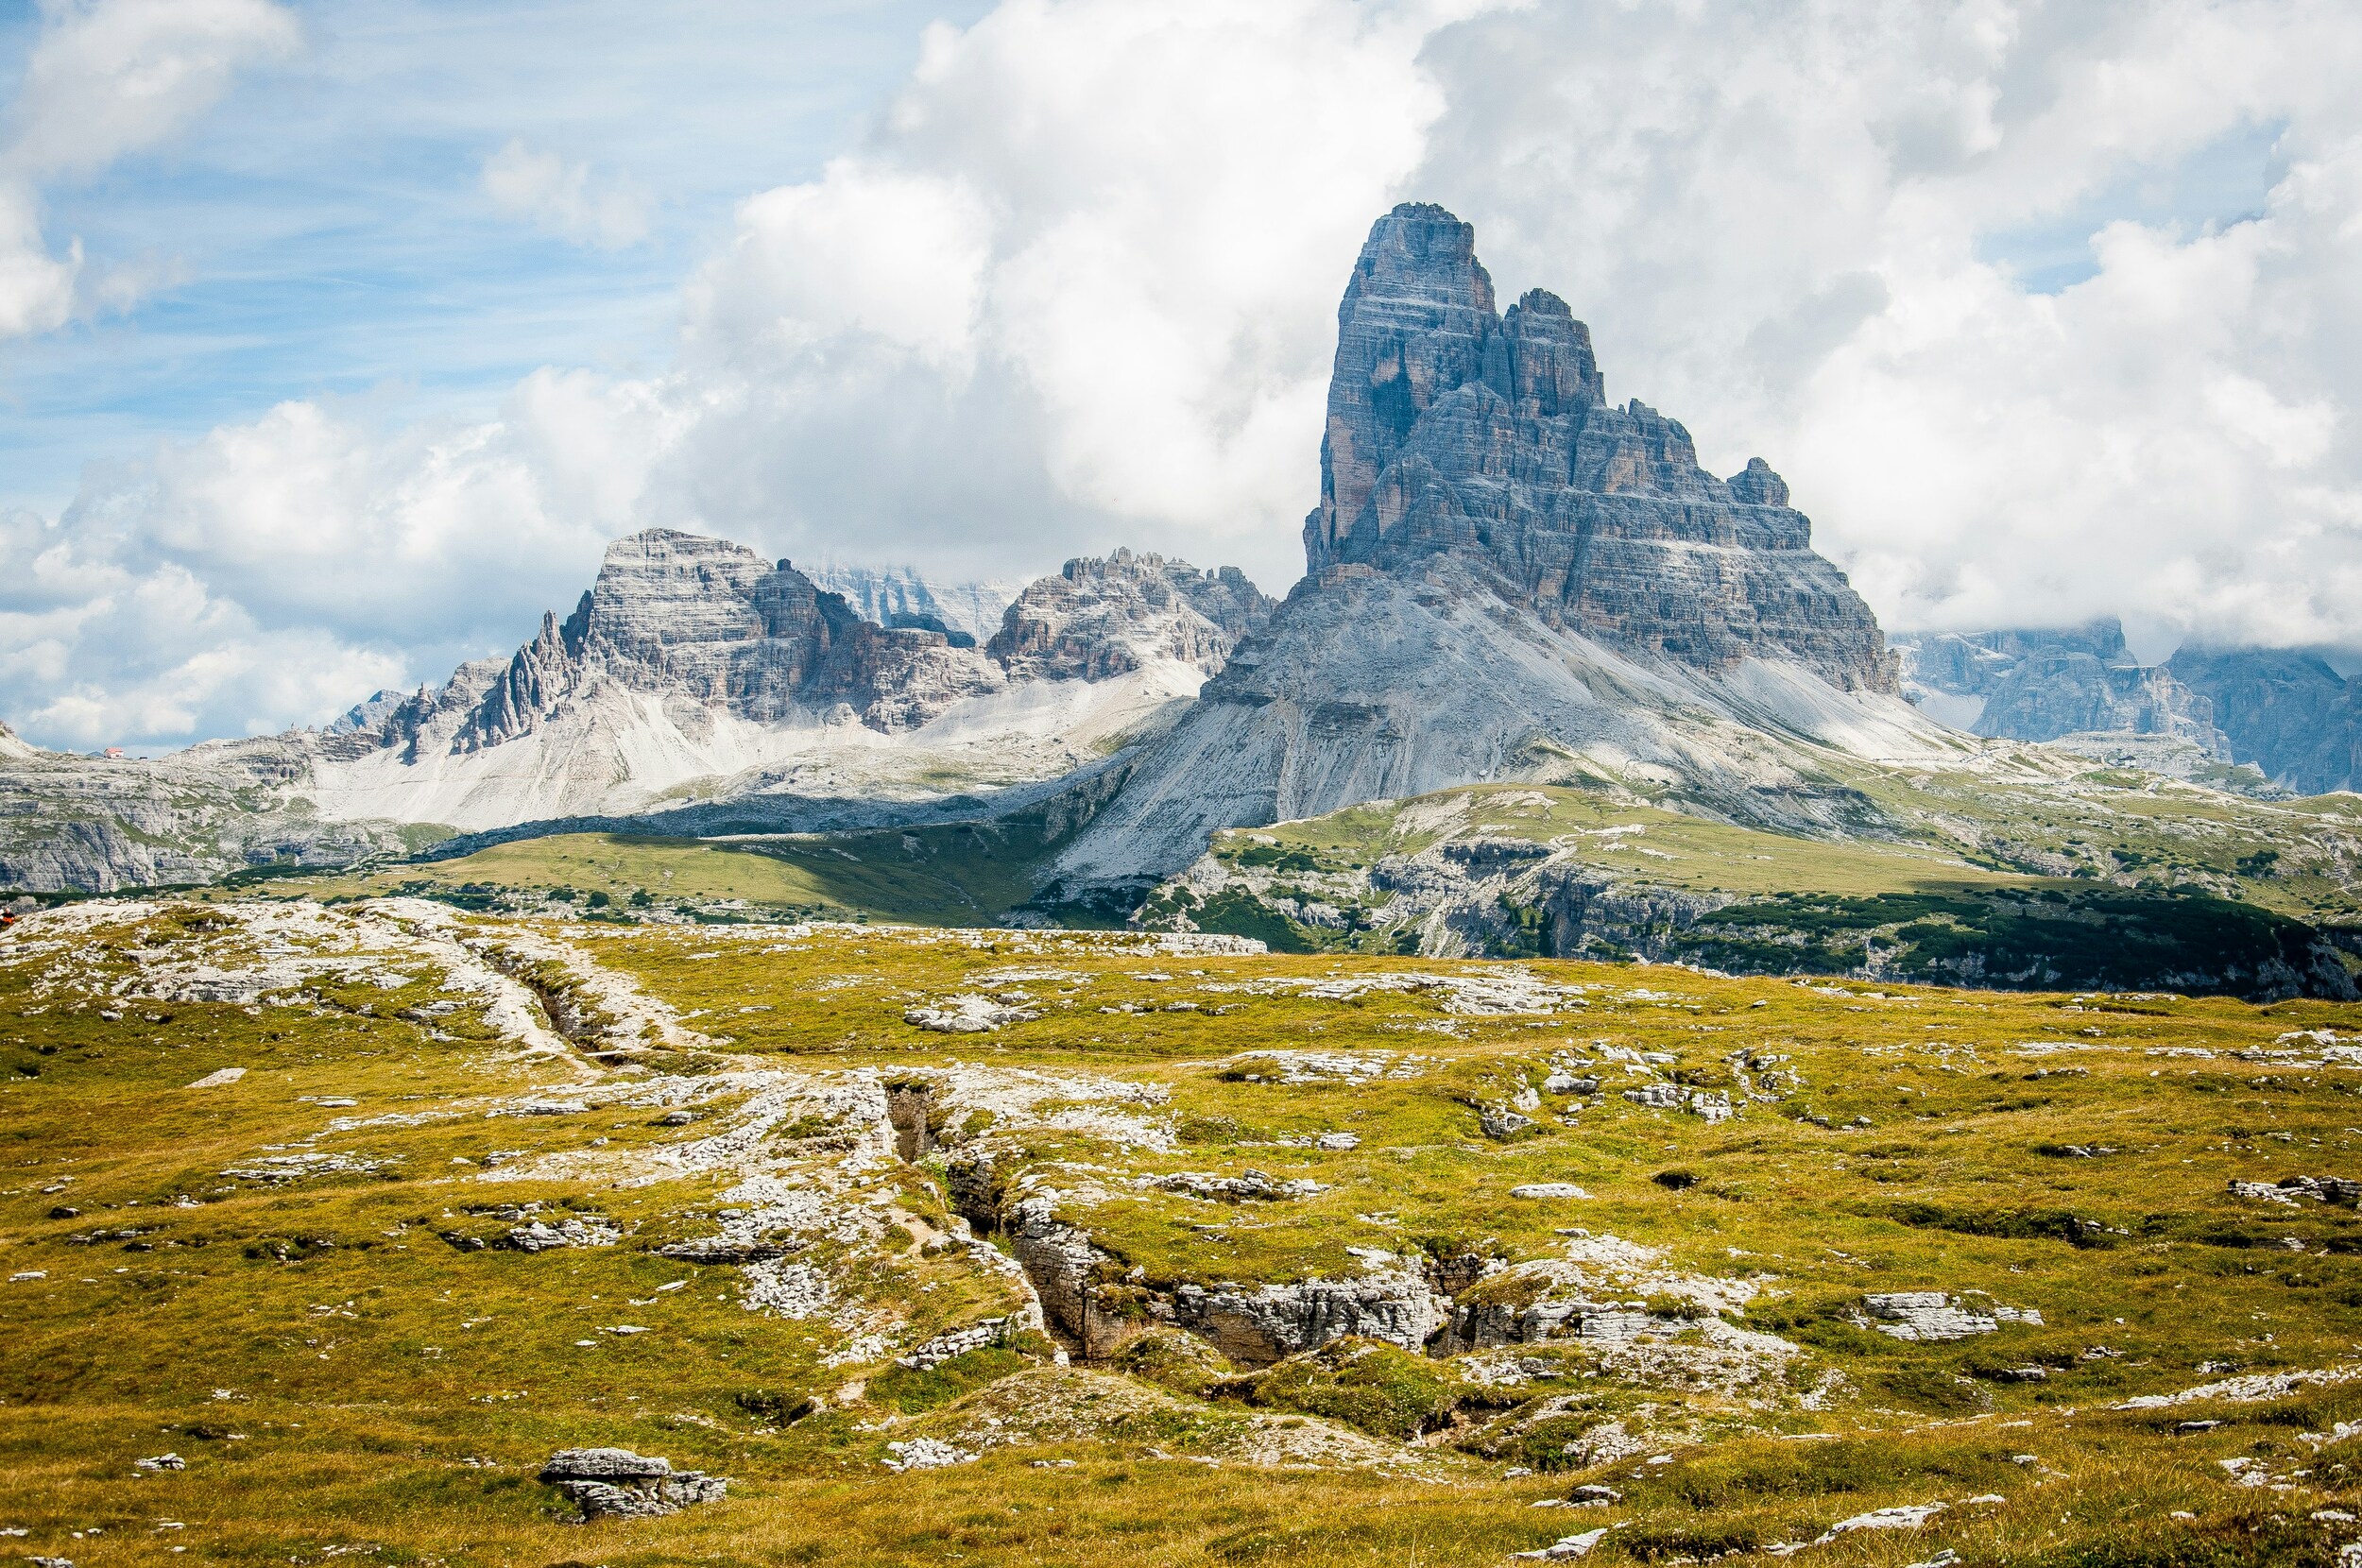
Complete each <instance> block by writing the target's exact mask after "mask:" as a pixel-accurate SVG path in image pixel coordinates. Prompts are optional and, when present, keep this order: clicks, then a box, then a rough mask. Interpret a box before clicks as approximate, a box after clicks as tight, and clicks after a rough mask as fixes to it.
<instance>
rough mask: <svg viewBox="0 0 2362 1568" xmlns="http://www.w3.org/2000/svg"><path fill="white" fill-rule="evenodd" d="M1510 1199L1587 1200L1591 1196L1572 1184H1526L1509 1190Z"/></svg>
mask: <svg viewBox="0 0 2362 1568" xmlns="http://www.w3.org/2000/svg"><path fill="white" fill-rule="evenodd" d="M1509 1196H1511V1197H1512V1198H1588V1197H1590V1196H1591V1195H1590V1194H1589V1193H1587V1192H1585V1191H1583V1188H1581V1187H1579V1186H1577V1185H1575V1184H1574V1183H1572V1182H1528V1183H1527V1184H1526V1185H1523V1186H1515V1187H1511V1188H1510V1189H1509Z"/></svg>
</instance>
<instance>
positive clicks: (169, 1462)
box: [131, 1454, 189, 1475]
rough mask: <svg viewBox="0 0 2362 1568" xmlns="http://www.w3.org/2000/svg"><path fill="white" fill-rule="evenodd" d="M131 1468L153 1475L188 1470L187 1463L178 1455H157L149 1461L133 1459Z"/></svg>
mask: <svg viewBox="0 0 2362 1568" xmlns="http://www.w3.org/2000/svg"><path fill="white" fill-rule="evenodd" d="M131 1468H132V1469H133V1470H144V1471H145V1472H146V1473H147V1474H150V1475H153V1474H156V1472H158V1471H160V1470H186V1469H188V1468H189V1461H188V1460H186V1459H184V1458H182V1457H180V1455H178V1454H159V1455H157V1456H156V1457H153V1458H149V1459H133V1460H132V1461H131Z"/></svg>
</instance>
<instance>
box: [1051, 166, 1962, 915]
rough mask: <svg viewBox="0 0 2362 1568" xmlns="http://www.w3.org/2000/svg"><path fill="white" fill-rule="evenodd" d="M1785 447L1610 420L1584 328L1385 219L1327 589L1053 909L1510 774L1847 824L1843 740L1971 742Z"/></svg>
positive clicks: (1334, 426) (1229, 676) (1084, 860)
mask: <svg viewBox="0 0 2362 1568" xmlns="http://www.w3.org/2000/svg"><path fill="white" fill-rule="evenodd" d="M1788 502H1789V495H1788V487H1787V486H1786V485H1785V484H1784V483H1782V482H1781V480H1780V478H1779V476H1778V475H1777V474H1775V473H1773V472H1772V469H1770V468H1769V467H1768V466H1767V465H1765V464H1763V463H1762V462H1761V461H1760V460H1758V461H1755V462H1752V463H1750V464H1749V465H1748V466H1747V467H1746V468H1745V469H1742V470H1741V471H1740V472H1739V473H1737V474H1736V475H1734V476H1732V477H1731V478H1730V479H1728V480H1724V479H1718V478H1716V477H1715V476H1714V475H1712V474H1709V473H1707V472H1706V471H1705V470H1704V469H1702V468H1700V467H1699V465H1698V462H1697V456H1696V452H1695V448H1694V446H1693V444H1692V442H1691V440H1690V437H1689V434H1688V432H1687V431H1686V430H1684V429H1683V428H1682V426H1681V425H1680V424H1679V423H1678V422H1676V421H1674V420H1672V419H1669V418H1665V417H1664V416H1662V415H1660V414H1658V413H1656V412H1655V411H1653V410H1652V409H1649V408H1647V407H1646V406H1644V405H1642V404H1640V403H1637V402H1633V403H1629V404H1626V405H1624V406H1622V407H1617V406H1614V405H1611V404H1610V403H1608V402H1607V401H1606V393H1605V383H1604V381H1603V379H1602V377H1601V374H1600V368H1599V366H1598V363H1597V360H1596V357H1595V356H1594V354H1593V351H1592V348H1591V339H1590V332H1589V330H1588V329H1587V328H1586V327H1585V326H1584V325H1583V323H1582V322H1580V321H1578V320H1576V319H1575V318H1574V315H1573V314H1572V312H1571V311H1569V310H1568V308H1567V307H1566V304H1565V302H1564V301H1562V300H1560V299H1558V298H1555V297H1554V296H1551V295H1549V294H1547V293H1544V292H1541V291H1539V290H1536V291H1534V292H1532V293H1529V294H1528V295H1526V296H1525V297H1524V298H1521V299H1519V300H1518V301H1517V302H1516V303H1515V305H1513V306H1512V307H1511V308H1510V310H1509V311H1508V312H1507V313H1506V314H1505V315H1503V314H1500V313H1498V312H1497V311H1496V309H1495V306H1494V298H1493V286H1492V280H1491V278H1490V277H1489V276H1488V275H1487V274H1486V272H1485V270H1484V267H1483V265H1482V264H1481V263H1480V262H1479V261H1478V260H1477V258H1476V253H1475V243H1474V234H1473V231H1472V230H1470V229H1469V227H1468V226H1467V225H1466V224H1463V223H1462V222H1460V221H1459V220H1458V219H1457V218H1454V217H1453V216H1452V215H1451V214H1450V213H1446V212H1445V211H1443V210H1442V209H1441V208H1437V207H1430V206H1419V205H1405V206H1402V207H1397V208H1396V209H1395V211H1394V212H1393V213H1389V214H1388V215H1387V216H1385V217H1383V218H1381V219H1379V220H1378V224H1377V226H1376V227H1375V228H1374V229H1373V230H1371V233H1370V238H1369V242H1368V244H1366V245H1365V246H1364V247H1362V250H1361V257H1360V259H1359V260H1358V261H1357V262H1356V264H1355V265H1354V269H1353V273H1352V276H1351V279H1350V280H1349V281H1348V282H1347V285H1346V289H1345V296H1344V303H1343V304H1342V306H1341V307H1340V308H1339V312H1338V342H1337V358H1336V366H1335V372H1334V376H1333V378H1332V380H1331V382H1330V385H1329V396H1328V420H1327V428H1326V434H1325V435H1324V436H1323V438H1322V442H1321V490H1320V504H1319V505H1318V506H1317V507H1315V508H1314V509H1313V511H1312V513H1311V514H1310V516H1309V518H1307V520H1306V522H1305V530H1304V538H1305V556H1306V564H1307V568H1308V574H1307V575H1306V577H1305V578H1304V580H1303V581H1301V582H1299V583H1298V584H1297V585H1296V587H1295V588H1294V589H1293V591H1292V592H1291V593H1290V594H1289V596H1288V599H1287V601H1286V602H1285V603H1284V604H1283V605H1280V606H1279V608H1278V609H1277V610H1276V611H1275V613H1274V614H1273V616H1272V618H1271V621H1270V622H1269V624H1268V626H1267V627H1266V628H1265V629H1264V630H1262V631H1261V632H1259V633H1257V634H1255V635H1253V636H1250V637H1248V638H1247V639H1245V640H1244V641H1242V642H1241V643H1240V644H1239V646H1238V647H1237V648H1236V649H1235V650H1234V651H1233V652H1232V654H1231V656H1230V658H1229V661H1228V662H1227V663H1226V664H1225V665H1224V669H1223V671H1222V673H1221V674H1220V675H1218V676H1216V677H1215V678H1214V679H1212V680H1210V681H1208V682H1207V685H1206V687H1205V689H1204V690H1202V691H1201V692H1200V693H1199V698H1198V701H1197V703H1196V705H1195V706H1194V707H1192V708H1191V709H1190V712H1189V713H1188V715H1187V716H1186V717H1185V718H1184V719H1183V720H1182V721H1181V723H1180V724H1177V725H1175V726H1174V728H1173V730H1172V733H1171V734H1169V735H1168V736H1166V737H1165V738H1164V740H1162V741H1159V742H1157V743H1156V745H1155V746H1154V747H1153V748H1152V749H1150V750H1149V751H1148V752H1147V753H1146V754H1145V755H1144V756H1143V757H1142V758H1141V759H1140V762H1139V764H1138V766H1137V767H1136V768H1135V769H1134V770H1133V772H1132V775H1131V776H1130V778H1129V779H1128V780H1127V782H1126V783H1125V785H1124V787H1123V788H1122V790H1121V792H1119V793H1118V794H1117V795H1116V797H1115V799H1114V800H1113V801H1112V802H1111V803H1110V804H1109V805H1108V807H1107V808H1106V809H1105V810H1104V811H1103V812H1102V813H1101V814H1100V816H1099V817H1098V818H1097V819H1096V820H1095V821H1094V822H1093V824H1092V825H1091V826H1090V827H1088V828H1087V830H1086V831H1085V832H1084V833H1083V834H1082V835H1081V837H1080V838H1079V839H1078V840H1077V842H1076V843H1075V844H1073V845H1071V846H1070V848H1068V849H1067V850H1066V851H1065V852H1064V853H1063V854H1062V855H1061V857H1060V859H1059V860H1058V861H1057V863H1056V864H1055V865H1054V866H1053V868H1052V871H1051V873H1050V876H1049V878H1048V883H1047V891H1048V892H1049V894H1050V895H1053V896H1087V895H1091V894H1092V892H1093V890H1101V889H1108V888H1111V887H1114V886H1117V885H1128V886H1131V887H1138V886H1139V885H1140V884H1141V883H1143V882H1145V881H1149V880H1154V879H1155V878H1158V877H1161V876H1164V875H1169V874H1171V873H1172V872H1175V871H1178V870H1179V869H1181V868H1182V867H1183V866H1186V865H1187V864H1189V863H1190V861H1192V860H1193V859H1194V858H1195V857H1196V856H1197V854H1198V853H1199V852H1200V851H1201V850H1202V849H1203V848H1204V847H1205V844H1206V842H1207V834H1208V832H1209V831H1210V830H1211V829H1213V828H1217V827H1252V826H1259V825H1261V824H1265V823H1270V822H1275V821H1282V820H1292V819H1295V818H1301V817H1309V816H1315V815H1319V814H1321V813H1323V812H1326V811H1330V810H1336V809H1338V808H1340V807H1344V806H1348V805H1352V804H1355V803H1356V802H1360V801H1367V800H1377V799H1388V798H1402V797H1407V796H1411V795H1416V794H1422V793H1429V792H1431V791H1435V790H1441V789H1445V788H1447V787H1450V786H1453V785H1457V784H1463V783H1470V782H1475V781H1479V780H1483V779H1496V778H1510V777H1519V778H1540V779H1558V780H1561V781H1575V780H1584V779H1588V780H1593V781H1597V782H1601V783H1615V784H1618V785H1624V784H1632V785H1638V786H1641V787H1645V788H1647V789H1650V790H1652V791H1661V790H1670V791H1673V792H1676V793H1680V794H1682V795H1684V796H1686V797H1687V798H1689V799H1691V800H1693V801H1694V802H1695V803H1696V804H1698V805H1699V806H1700V807H1701V808H1702V809H1703V810H1707V811H1708V812H1710V813H1712V814H1716V815H1722V816H1727V817H1729V818H1732V819H1733V820H1738V821H1746V822H1752V823H1759V824H1762V825H1765V826H1774V827H1783V828H1787V829H1789V830H1796V831H1806V832H1814V831H1821V832H1827V831H1835V830H1840V829H1842V828H1846V827H1859V826H1864V825H1863V824H1861V823H1858V822H1854V821H1852V820H1850V819H1851V818H1852V817H1853V816H1855V815H1857V814H1858V812H1857V809H1856V808H1857V803H1849V802H1847V801H1845V800H1842V799H1840V798H1838V797H1835V796H1833V795H1831V794H1829V793H1826V792H1824V791H1823V790H1821V789H1820V787H1819V786H1818V784H1817V783H1816V782H1815V779H1816V777H1817V776H1819V775H1823V770H1822V769H1821V767H1820V766H1819V764H1818V762H1817V761H1816V760H1815V758H1819V757H1823V756H1826V755H1827V754H1828V753H1829V752H1830V751H1832V750H1834V751H1837V752H1840V753H1846V754H1851V755H1855V756H1864V757H1875V758H1891V759H1910V760H1914V761H1921V760H1925V759H1927V758H1937V757H1942V756H1945V755H1949V756H1952V757H1958V756H1959V755H1960V743H1959V742H1957V741H1951V740H1947V739H1946V738H1945V736H1944V734H1943V730H1942V728H1941V726H1939V725H1937V724H1931V723H1929V722H1928V721H1927V720H1926V719H1925V718H1923V717H1922V716H1921V715H1920V714H1919V713H1918V712H1917V711H1916V710H1915V709H1913V708H1911V707H1909V706H1908V704H1906V703H1904V702H1902V701H1901V700H1900V698H1899V697H1898V695H1897V694H1896V693H1897V686H1896V667H1895V661H1894V659H1893V656H1891V654H1890V653H1889V652H1888V651H1887V648H1886V644H1885V640H1884V639H1883V637H1882V635H1881V634H1880V632H1879V630H1878V625H1877V622H1876V620H1875V618H1874V617H1873V615H1872V614H1871V612H1870V609H1869V607H1868V605H1865V604H1864V603H1863V602H1862V600H1861V598H1860V596H1859V595H1858V594H1857V593H1856V592H1855V591H1854V590H1853V588H1851V587H1850V586H1849V585H1848V584H1847V582H1846V580H1845V576H1844V574H1843V573H1842V572H1840V571H1838V569H1837V568H1836V567H1835V566H1833V565H1832V564H1831V563H1830V562H1828V561H1827V560H1825V559H1823V557H1822V556H1820V555H1818V554H1815V553H1814V552H1813V550H1812V548H1811V525H1810V523H1809V522H1808V521H1807V520H1806V518H1805V517H1804V515H1803V514H1801V513H1799V512H1797V511H1795V510H1793V509H1792V508H1791V507H1790V506H1789V504H1788Z"/></svg>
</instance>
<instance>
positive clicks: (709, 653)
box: [453, 528, 1002, 750]
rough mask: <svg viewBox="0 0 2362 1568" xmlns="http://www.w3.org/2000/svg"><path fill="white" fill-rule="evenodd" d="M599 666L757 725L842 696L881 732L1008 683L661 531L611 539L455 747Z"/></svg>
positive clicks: (825, 597)
mask: <svg viewBox="0 0 2362 1568" xmlns="http://www.w3.org/2000/svg"><path fill="white" fill-rule="evenodd" d="M601 676H604V677H606V678H608V679H611V680H614V681H617V682H619V683H621V684H622V685H624V686H625V687H626V688H628V689H631V690H642V691H649V692H662V693H667V694H672V693H677V694H679V695H681V696H685V697H687V698H689V699H690V700H692V701H694V702H696V703H699V704H701V705H704V706H707V707H714V708H718V709H721V710H723V711H727V712H728V713H730V714H733V715H735V716H736V717H739V718H742V719H748V720H753V721H756V722H758V723H764V722H771V721H776V720H779V719H782V718H784V717H786V716H787V715H788V714H789V713H791V712H794V711H796V710H799V709H804V710H809V709H814V708H822V709H825V708H827V707H830V706H832V705H834V704H837V703H845V704H847V705H849V706H850V707H852V708H853V709H854V711H855V712H856V713H858V714H859V715H860V718H861V722H862V723H863V724H866V725H868V726H869V727H870V728H873V729H880V730H895V729H901V728H906V727H908V726H910V725H912V724H920V723H924V722H925V721H926V720H927V719H929V718H932V717H933V715H934V714H936V713H938V712H940V711H942V710H943V709H944V708H945V707H949V706H950V704H952V703H954V702H957V701H958V700H959V699H961V698H962V697H967V696H973V695H976V694H978V693H981V692H984V691H987V690H993V689H995V688H997V687H998V686H999V685H1000V684H1001V680H1002V677H1001V673H1000V671H999V670H998V668H997V667H995V666H994V665H993V664H992V663H991V662H990V661H988V660H985V659H983V658H979V657H977V656H976V655H975V653H974V651H973V649H972V648H966V649H955V648H953V647H951V646H950V639H949V638H948V637H947V636H946V635H945V634H944V633H943V632H941V631H924V630H919V629H916V628H907V629H899V630H889V629H888V628H886V627H884V626H881V625H879V624H878V623H876V622H871V621H867V620H864V619H863V617H862V616H861V615H860V614H859V613H858V612H857V611H855V610H854V609H853V607H852V606H851V605H848V604H847V603H846V602H845V599H844V598H843V596H842V595H839V594H834V593H825V592H822V591H821V590H820V589H819V588H815V587H814V586H813V582H812V579H810V578H809V577H806V576H805V575H804V574H803V573H802V572H800V571H796V569H795V568H794V567H793V566H791V565H789V564H788V563H787V562H785V561H780V562H779V563H777V564H776V565H775V564H773V563H772V562H769V561H766V560H764V559H763V558H762V556H760V555H757V554H755V553H754V552H753V551H751V550H748V549H746V548H745V546H743V545H736V544H732V543H730V542H729V541H727V539H715V538H708V537H703V536H701V535H695V534H681V533H676V532H674V531H672V530H670V529H663V528H651V529H647V530H644V531H643V532H642V533H638V534H634V535H632V536H631V537H629V538H625V539H618V540H617V541H616V542H615V543H614V544H612V545H610V546H608V552H607V559H606V560H605V561H604V562H602V563H601V565H600V567H599V576H598V581H597V582H596V583H595V584H593V585H592V587H591V588H590V591H588V592H586V593H585V594H584V595H583V596H582V602H581V603H580V604H579V605H576V606H575V607H574V612H573V614H572V615H570V616H568V617H567V618H566V620H565V621H564V622H559V621H558V620H557V618H556V616H555V615H544V616H543V617H542V618H541V630H540V634H539V636H538V637H536V638H535V639H533V640H532V641H531V642H529V643H527V644H526V645H525V646H524V647H522V648H521V649H519V650H518V651H517V654H516V656H515V657H514V658H512V659H511V660H510V661H509V666H508V669H507V670H506V671H505V672H504V673H503V674H502V675H501V677H500V678H499V679H498V680H496V681H494V682H493V684H492V686H491V688H490V690H488V691H487V692H486V694H485V696H484V698H483V700H482V702H481V703H480V705H479V706H478V707H476V709H475V710H474V711H473V712H472V713H471V715H470V716H469V719H468V722H467V723H466V724H464V725H462V726H461V728H460V731H459V733H458V735H457V736H456V737H455V738H454V742H453V744H454V748H456V749H465V750H474V749H477V748H479V747H483V746H489V745H498V744H500V743H501V742H502V741H508V740H513V739H515V738H516V737H518V736H520V735H522V734H524V733H525V732H527V731H528V730H530V729H532V728H533V727H535V726H536V725H537V724H539V723H541V722H542V721H543V720H544V719H545V717H547V716H548V715H550V714H551V713H552V711H553V710H554V709H555V708H556V707H557V706H558V704H559V703H561V702H562V701H563V700H564V699H565V698H566V697H567V696H568V695H569V694H571V693H573V692H574V691H575V690H579V689H580V688H581V687H583V686H584V685H585V684H586V683H588V682H590V681H591V680H594V679H597V678H599V677H601Z"/></svg>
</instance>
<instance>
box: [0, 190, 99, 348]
mask: <svg viewBox="0 0 2362 1568" xmlns="http://www.w3.org/2000/svg"><path fill="white" fill-rule="evenodd" d="M81 270H82V247H81V242H80V241H78V240H77V241H76V242H75V243H74V244H73V245H72V246H71V247H68V248H67V251H66V254H65V255H64V257H63V258H60V257H56V256H52V255H51V254H50V253H49V247H48V246H47V245H46V244H45V243H44V242H43V239H42V234H41V215H40V209H39V205H38V198H36V197H35V196H34V195H33V192H32V190H31V188H30V187H29V186H26V185H25V184H23V183H22V182H20V181H15V180H9V179H0V338H6V337H24V336H26V335H27V334H28V333H32V332H55V331H57V330H58V329H59V328H60V327H62V326H64V325H65V324H66V322H68V321H69V320H71V319H73V315H74V285H75V280H76V279H77V277H78V276H79V275H80V273H81Z"/></svg>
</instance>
